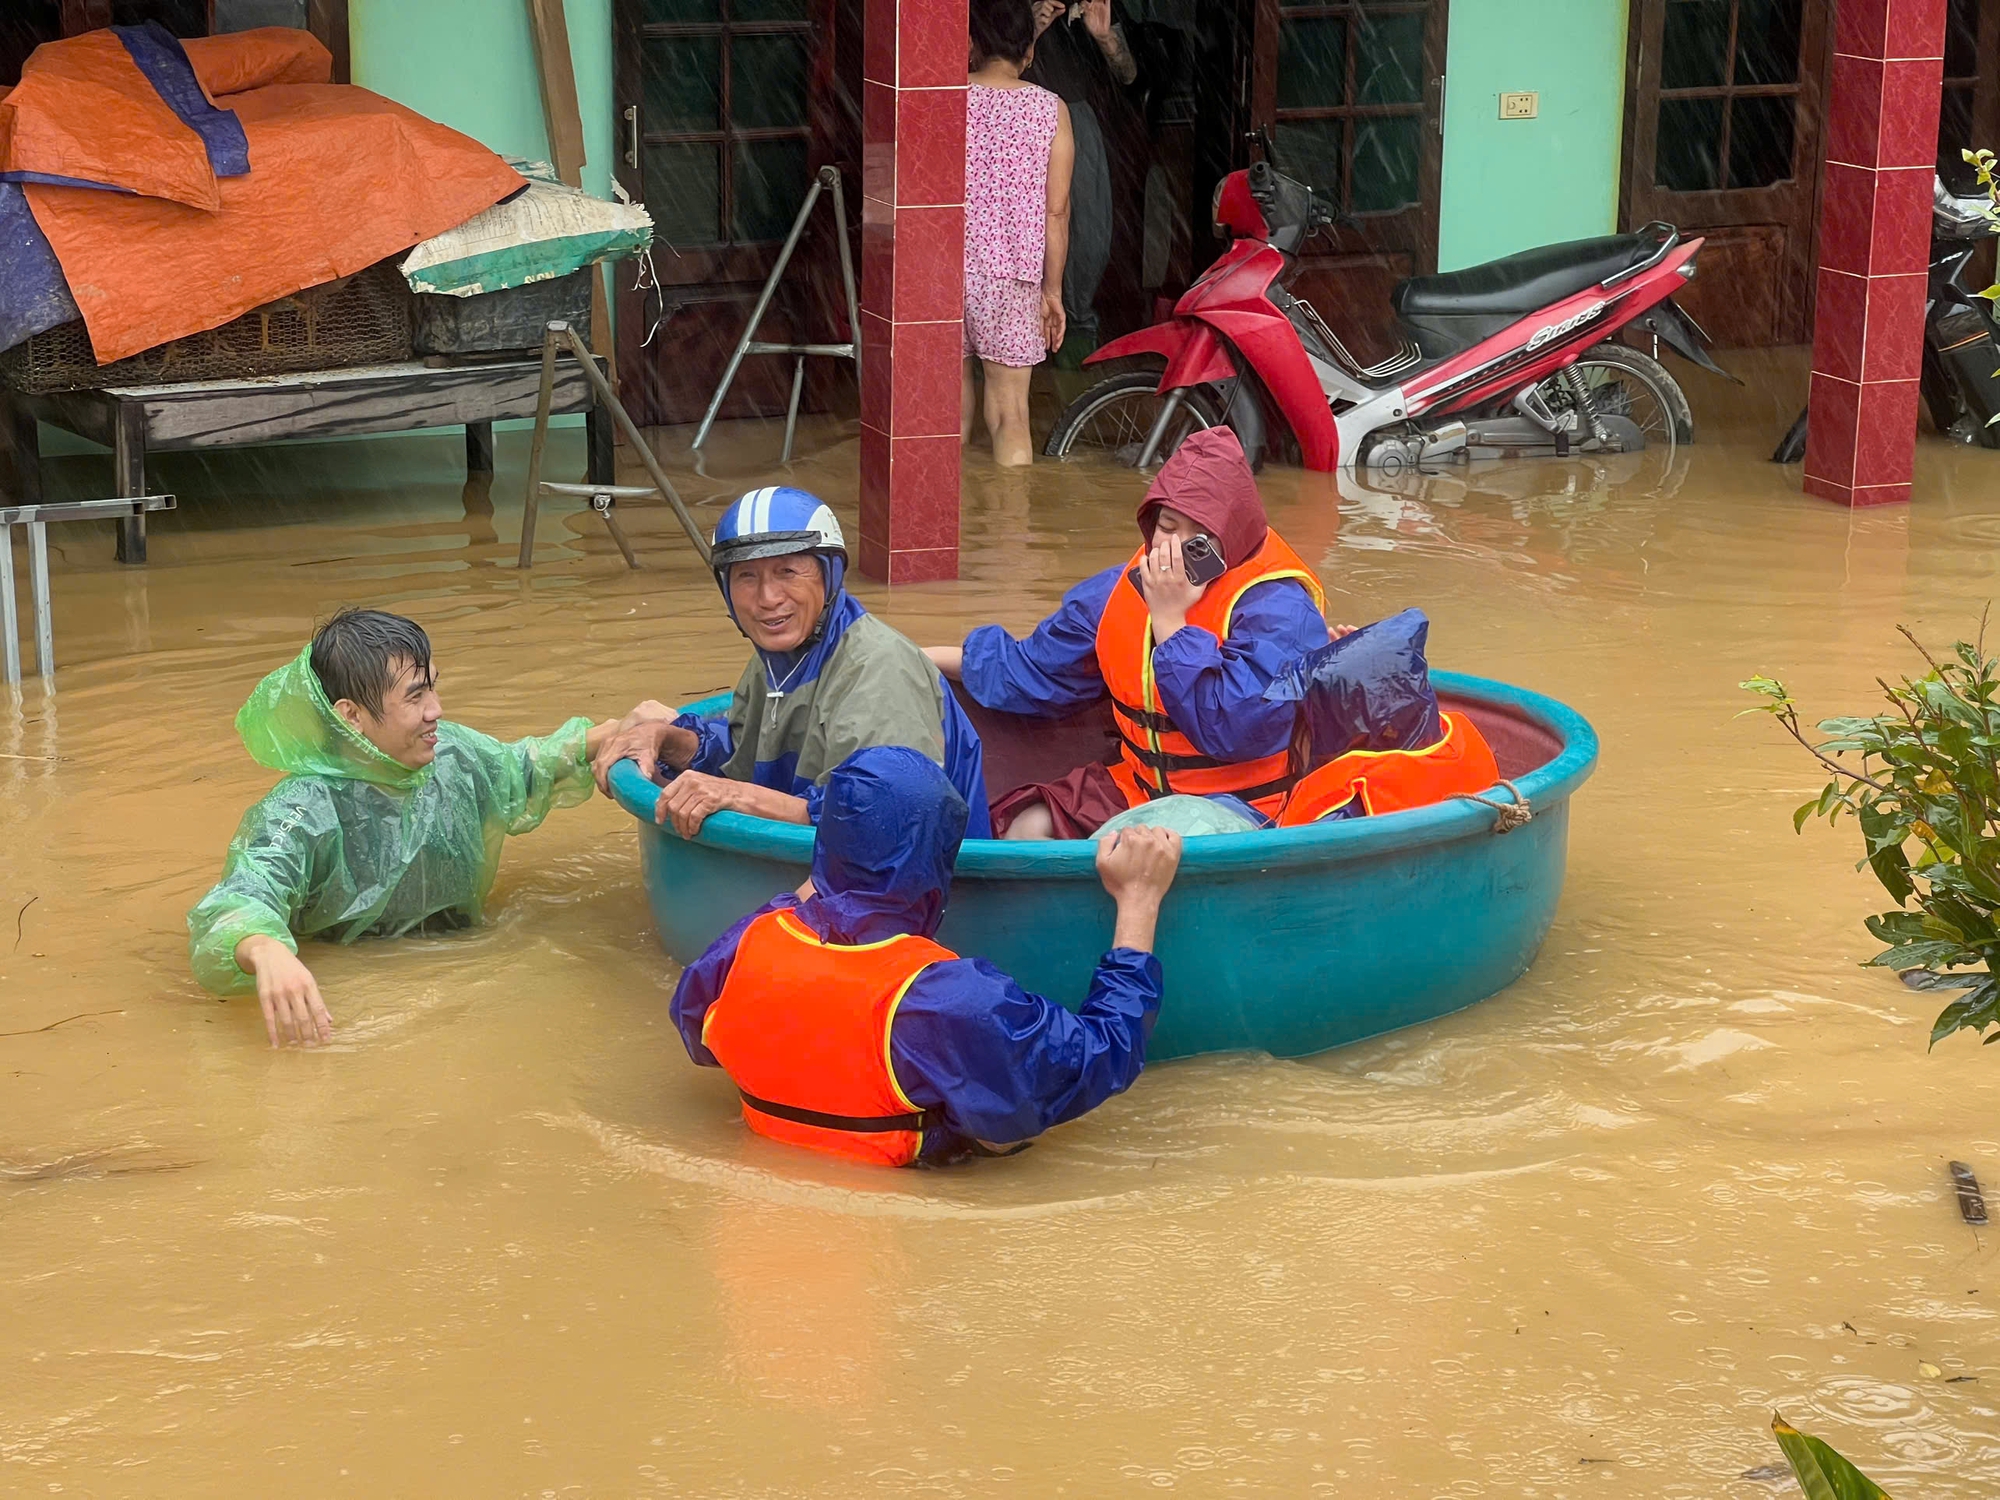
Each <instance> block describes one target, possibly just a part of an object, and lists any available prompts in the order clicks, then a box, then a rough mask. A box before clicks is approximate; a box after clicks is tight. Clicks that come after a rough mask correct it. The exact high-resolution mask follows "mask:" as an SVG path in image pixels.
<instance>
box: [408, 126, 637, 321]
mask: <svg viewBox="0 0 2000 1500" xmlns="http://www.w3.org/2000/svg"><path fill="white" fill-rule="evenodd" d="M507 164H508V165H509V166H511V167H513V168H514V170H515V171H517V172H519V173H520V174H521V175H522V176H523V177H525V178H527V179H528V186H527V189H526V190H525V191H523V192H520V193H517V194H515V195H514V196H513V197H511V198H509V199H508V200H507V201H506V202H504V203H496V204H494V205H493V207H491V208H489V209H487V210H486V211H485V212H484V213H478V214H474V215H473V216H472V217H471V218H469V219H467V220H466V221H465V222H464V223H463V224H460V225H459V226H458V227H457V228H455V229H447V230H446V231H445V232H444V233H443V234H436V235H432V236H431V237H430V238H429V239H427V240H425V241H423V242H422V243H421V244H419V245H418V246H417V247H416V248H415V249H414V250H412V251H411V252H410V253H409V254H408V255H407V256H405V257H404V258H403V262H402V267H401V269H402V272H403V279H404V280H406V281H408V282H409V284H410V290H411V291H413V292H438V293H443V294H444V295H446V296H450V297H476V296H479V295H480V294H481V293H483V292H503V291H505V290H507V288H509V287H516V286H526V285H528V284H529V283H530V282H535V281H547V280H549V279H550V278H551V277H554V276H567V275H569V273H570V272H572V271H575V270H579V269H581V268H582V267H584V266H589V265H595V264H596V263H597V262H598V261H600V260H618V259H621V258H623V257H625V256H628V255H637V254H638V253H639V252H640V251H641V250H644V249H645V248H646V247H647V246H649V245H650V244H652V242H653V220H652V218H651V216H650V215H648V214H647V212H646V210H645V209H644V208H642V207H640V206H639V205H638V204H636V203H606V202H605V201H604V200H603V199H602V198H593V197H591V196H590V194H588V193H586V192H584V191H582V190H581V189H579V188H573V187H570V186H569V185H568V184H566V183H564V182H563V181H561V180H560V179H559V178H558V177H557V176H556V174H555V169H554V168H553V167H551V166H550V165H549V164H548V163H547V162H541V161H532V162H531V161H522V160H521V159H520V158H518V157H508V158H507Z"/></svg>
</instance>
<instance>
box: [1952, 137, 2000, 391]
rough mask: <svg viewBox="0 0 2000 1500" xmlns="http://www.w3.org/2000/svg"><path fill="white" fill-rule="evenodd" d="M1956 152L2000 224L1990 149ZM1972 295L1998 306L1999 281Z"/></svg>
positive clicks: (1997, 170) (1999, 187) (1999, 170)
mask: <svg viewBox="0 0 2000 1500" xmlns="http://www.w3.org/2000/svg"><path fill="white" fill-rule="evenodd" d="M1958 154H1959V155H1960V156H1962V157H1964V158H1965V160H1966V162H1967V163H1968V164H1969V165H1970V166H1971V168H1972V170H1973V171H1974V172H1975V173H1976V174H1977V175H1978V177H1979V185H1980V187H1982V188H1984V189H1985V190H1986V198H1987V203H1988V205H1989V206H1988V208H1987V210H1986V217H1987V218H1989V219H1991V220H1992V221H1993V222H1994V223H1996V224H2000V166H1996V164H1995V162H1994V159H1993V153H1992V152H1991V151H1961V152H1959V153H1958ZM1973 295H1974V296H1975V297H1984V298H1985V299H1986V300H1987V301H1988V302H1991V303H1992V304H1993V305H1994V306H1995V307H1996V308H2000V281H1996V282H1994V283H1993V285H1991V286H1989V287H1988V288H1987V289H1986V290H1985V291H1983V292H1974V293H1973ZM1996 373H2000V372H1996ZM1995 422H2000V412H1996V413H1994V414H1993V415H1992V416H1990V417H1988V418H1987V419H1986V425H1987V426H1988V427H1991V426H1992V425H1993V424H1994V423H1995Z"/></svg>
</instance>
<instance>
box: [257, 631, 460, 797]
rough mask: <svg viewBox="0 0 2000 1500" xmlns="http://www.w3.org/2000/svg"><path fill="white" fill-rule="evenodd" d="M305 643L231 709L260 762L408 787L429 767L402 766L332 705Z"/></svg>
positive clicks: (297, 772) (293, 771) (288, 770)
mask: <svg viewBox="0 0 2000 1500" xmlns="http://www.w3.org/2000/svg"><path fill="white" fill-rule="evenodd" d="M312 651H313V648H312V647H311V646H310V645H308V646H307V647H306V648H305V649H304V650H303V651H301V652H299V654H298V655H297V656H295V657H293V658H292V659H291V660H290V661H289V662H287V663H286V664H285V665H284V666H282V667H280V668H278V669H277V671H275V672H272V673H271V674H270V675H269V676H267V677H265V679H264V680H263V681H262V682H260V683H258V684H257V686H256V687H255V688H253V689H252V690H251V693H250V696H249V698H248V699H246V700H245V702H244V704H243V707H241V708H240V709H238V710H237V711H236V732H237V734H238V735H240V736H241V737H242V740H243V747H244V749H246V750H248V751H249V752H250V756H251V758H252V759H253V760H255V761H256V762H257V764H258V765H260V766H269V767H270V768H271V769H272V770H274V771H283V772H284V773H285V774H286V775H288V776H330V777H337V778H340V779H343V780H348V781H367V782H373V783H374V784H375V785H376V786H380V787H387V788H389V789H390V790H391V791H407V790H408V789H409V788H411V787H413V786H416V785H418V784H419V783H420V782H422V781H423V779H424V778H425V777H426V776H428V775H430V767H429V766H428V765H425V766H417V767H413V766H406V765H404V764H402V763H401V762H400V761H398V760H396V759H395V758H393V757H392V756H390V755H388V754H385V753H384V752H383V751H382V750H380V749H378V748H376V746H375V745H374V744H373V743H372V742H371V741H370V740H369V738H368V737H367V736H366V735H365V734H363V733H362V732H361V731H360V730H359V729H357V728H355V727H354V726H353V725H352V724H350V723H348V722H347V720H346V719H344V718H342V717H341V715H340V714H339V713H337V712H336V711H335V709H334V706H333V703H332V701H331V700H330V699H329V698H328V697H327V695H326V689H325V688H324V687H322V686H321V684H320V680H319V677H318V674H316V673H315V672H314V671H313V667H312Z"/></svg>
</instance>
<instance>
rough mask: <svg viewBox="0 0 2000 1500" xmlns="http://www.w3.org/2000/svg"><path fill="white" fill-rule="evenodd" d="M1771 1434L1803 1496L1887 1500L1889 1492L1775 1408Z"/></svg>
mask: <svg viewBox="0 0 2000 1500" xmlns="http://www.w3.org/2000/svg"><path fill="white" fill-rule="evenodd" d="M1771 1435H1772V1436H1773V1437H1775V1438H1776V1439H1777V1440H1778V1446H1779V1447H1780V1448H1782V1449H1784V1450H1785V1460H1786V1462H1788V1463H1789V1464H1791V1466H1792V1473H1793V1474H1794V1475H1796V1476H1797V1478H1798V1481H1799V1488H1800V1489H1802V1490H1804V1491H1805V1492H1806V1500H1890V1495H1889V1492H1888V1491H1887V1490H1885V1489H1883V1488H1882V1486H1881V1485H1879V1484H1877V1483H1876V1482H1875V1481H1874V1480H1872V1479H1870V1478H1869V1477H1868V1476H1867V1475H1866V1474H1864V1473H1862V1472H1861V1471H1860V1470H1859V1469H1857V1468H1855V1467H1854V1465H1853V1464H1851V1463H1849V1462H1848V1461H1847V1460H1846V1459H1844V1458H1842V1457H1841V1456H1840V1455H1839V1454H1838V1453H1835V1452H1834V1451H1833V1449H1831V1448H1829V1447H1828V1446H1827V1445H1826V1444H1825V1443H1823V1442H1821V1441H1820V1440H1819V1439H1818V1438H1816V1437H1807V1436H1806V1435H1805V1434H1804V1433H1803V1432H1800V1431H1799V1430H1798V1428H1796V1427H1794V1426H1792V1424H1791V1423H1789V1422H1787V1421H1786V1420H1785V1419H1784V1418H1783V1417H1781V1416H1779V1415H1778V1414H1777V1413H1776V1412H1772V1413H1771Z"/></svg>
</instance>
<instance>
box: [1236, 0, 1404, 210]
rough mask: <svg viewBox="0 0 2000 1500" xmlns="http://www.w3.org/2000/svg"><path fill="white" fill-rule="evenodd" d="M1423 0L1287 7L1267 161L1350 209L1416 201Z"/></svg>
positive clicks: (1352, 1) (1400, 205)
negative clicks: (1272, 138) (1273, 147)
mask: <svg viewBox="0 0 2000 1500" xmlns="http://www.w3.org/2000/svg"><path fill="white" fill-rule="evenodd" d="M1429 10H1430V5H1429V4H1427V3H1425V0H1400V3H1379V0H1378V3H1373V4H1370V3H1364V0H1348V3H1346V4H1338V5H1289V4H1288V5H1285V6H1284V7H1283V8H1282V10H1281V11H1280V14H1279V22H1278V95H1277V108H1276V111H1275V123H1276V131H1275V136H1276V145H1277V153H1276V156H1275V157H1274V159H1273V164H1274V165H1276V166H1277V168H1278V169H1279V170H1280V171H1282V172H1284V173H1285V174H1286V175H1287V176H1290V177H1296V178H1298V179H1299V180H1300V181H1302V182H1306V183H1309V184H1310V185H1311V186H1312V187H1313V189H1314V190H1315V191H1316V192H1318V193H1320V194H1321V195H1323V196H1324V197H1326V198H1328V199H1329V200H1331V201H1332V202H1334V203H1336V204H1339V205H1340V206H1341V207H1342V208H1343V209H1344V210H1345V211H1346V212H1348V213H1351V214H1379V213H1395V212H1397V211H1398V210H1400V209H1405V208H1408V207H1409V206H1410V205H1411V204H1413V203H1415V202H1416V201H1417V198H1418V194H1419V186H1418V181H1419V179H1418V173H1419V170H1420V166H1421V161H1422V156H1423V130H1424V103H1423V93H1424V27H1425V22H1426V19H1427V14H1428V12H1429Z"/></svg>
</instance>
